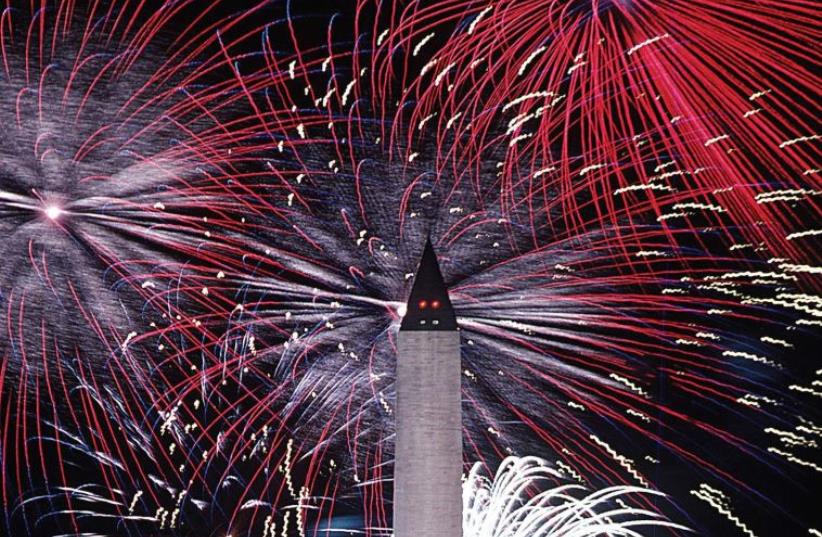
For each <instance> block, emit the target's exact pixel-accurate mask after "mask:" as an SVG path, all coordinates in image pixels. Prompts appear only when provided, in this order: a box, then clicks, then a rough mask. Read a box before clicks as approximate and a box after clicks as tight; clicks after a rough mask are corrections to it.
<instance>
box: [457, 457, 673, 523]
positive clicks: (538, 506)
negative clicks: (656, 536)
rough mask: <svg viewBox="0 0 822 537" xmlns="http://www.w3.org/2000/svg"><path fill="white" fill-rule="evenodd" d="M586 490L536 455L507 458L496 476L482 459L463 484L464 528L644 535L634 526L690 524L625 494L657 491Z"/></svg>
mask: <svg viewBox="0 0 822 537" xmlns="http://www.w3.org/2000/svg"><path fill="white" fill-rule="evenodd" d="M534 489H536V491H537V492H536V493H534V492H533V490H534ZM582 491H584V488H583V487H580V486H579V485H576V484H570V485H569V484H567V476H565V475H564V474H563V473H562V472H559V471H557V470H555V469H553V468H551V467H550V466H549V465H548V463H547V461H544V460H541V459H539V458H536V457H522V458H517V457H508V458H506V459H505V460H503V461H502V463H501V464H500V467H499V469H498V470H497V472H496V475H494V477H493V479H489V478H487V477H485V476H484V471H483V468H482V465H481V464H479V463H477V464H475V465H474V466H473V467H472V469H471V472H470V473H469V474H468V478H467V479H466V481H465V483H464V484H463V533H464V534H465V536H466V537H497V536H499V537H502V536H506V537H507V536H510V537H549V536H551V535H573V536H579V537H582V536H595V535H601V534H603V533H605V532H607V533H609V534H613V535H641V533H640V532H638V531H635V530H634V529H633V528H642V527H646V528H647V527H659V528H675V529H682V530H684V529H686V528H684V527H683V526H678V525H676V524H671V523H670V522H667V521H665V520H660V518H659V515H658V514H657V513H654V512H652V511H646V510H642V509H631V508H628V507H626V506H625V503H624V501H622V498H621V497H624V496H628V495H631V494H648V495H658V494H659V493H658V492H654V491H651V490H647V489H642V488H640V487H611V488H608V489H604V490H601V491H598V492H596V493H593V494H590V495H588V496H582V495H581V494H580V493H581V492H582ZM580 496H582V497H580Z"/></svg>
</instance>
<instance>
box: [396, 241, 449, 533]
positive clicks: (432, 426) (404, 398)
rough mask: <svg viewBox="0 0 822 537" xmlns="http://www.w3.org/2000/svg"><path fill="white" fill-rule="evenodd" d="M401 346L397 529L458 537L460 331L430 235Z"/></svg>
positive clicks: (407, 315) (403, 325)
mask: <svg viewBox="0 0 822 537" xmlns="http://www.w3.org/2000/svg"><path fill="white" fill-rule="evenodd" d="M398 347H399V354H398V363H397V385H396V386H397V411H396V428H397V435H396V448H395V458H394V536H395V537H460V536H461V535H462V483H461V479H462V409H461V393H460V382H461V365H460V363H461V362H460V334H459V332H458V331H457V324H456V319H455V317H454V312H453V309H452V307H451V302H450V300H449V299H448V292H447V290H446V288H445V285H444V283H443V282H442V276H441V274H440V271H439V267H438V265H437V262H436V257H435V256H434V252H433V249H432V248H431V245H430V243H429V244H427V245H426V250H425V252H424V253H423V258H422V262H421V263H420V270H419V271H418V273H417V277H416V278H415V281H414V287H413V289H412V291H411V299H410V301H409V304H408V311H407V313H406V316H405V318H404V319H403V323H402V327H401V329H400V333H399V342H398Z"/></svg>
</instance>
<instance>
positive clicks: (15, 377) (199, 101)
mask: <svg viewBox="0 0 822 537" xmlns="http://www.w3.org/2000/svg"><path fill="white" fill-rule="evenodd" d="M12 4H13V5H12ZM149 4H151V5H149ZM265 5H266V3H265V2H260V3H259V4H251V3H249V4H248V5H247V6H246V7H245V9H244V10H242V11H236V12H234V13H235V16H233V17H230V18H227V19H223V18H222V17H223V15H224V13H223V14H221V12H225V6H222V5H221V4H220V3H214V4H211V5H210V7H209V8H207V9H205V10H199V11H197V12H196V13H194V12H193V10H196V9H199V8H197V6H196V5H195V3H194V2H189V1H184V2H174V3H164V2H156V3H141V4H140V5H139V6H130V5H129V2H112V3H110V4H107V5H106V6H101V5H99V4H96V3H95V4H94V5H89V6H83V7H82V8H81V7H80V6H78V5H76V4H75V3H74V2H54V3H51V2H48V3H46V2H43V3H42V5H40V6H34V4H31V5H30V4H29V3H24V2H14V3H8V4H7V6H6V9H5V10H4V11H3V12H2V24H0V43H1V44H2V59H3V71H4V72H3V76H0V79H2V80H0V91H1V92H2V100H1V101H0V122H1V123H2V124H3V126H4V129H3V132H2V133H1V134H0V136H2V144H0V145H2V148H1V149H0V157H2V158H0V166H2V168H0V173H2V185H0V217H2V219H1V220H0V230H2V233H3V237H4V247H3V253H4V255H3V258H2V260H1V261H0V293H2V295H0V296H2V307H3V311H4V314H3V322H2V329H0V331H1V332H0V333H2V336H0V352H2V355H3V368H2V391H1V392H0V394H2V400H3V411H2V416H3V418H2V420H3V423H4V427H3V435H2V444H1V445H2V449H1V450H0V451H2V455H0V460H1V461H2V466H3V472H2V473H3V479H2V489H3V505H4V513H5V521H4V525H5V529H6V530H7V531H9V532H11V533H15V532H24V533H26V534H31V535H37V534H47V533H48V532H50V531H65V532H72V531H73V532H77V533H82V531H83V528H90V529H91V530H92V531H101V532H109V531H113V529H112V528H116V527H118V526H119V525H121V524H123V523H126V524H127V526H128V527H131V528H138V527H140V525H145V523H146V522H147V521H149V520H154V521H155V522H160V523H161V525H165V526H167V527H174V526H175V524H179V523H180V521H179V518H182V517H180V516H179V509H178V510H177V511H178V512H177V514H176V515H175V514H174V513H175V502H176V507H177V508H180V507H181V505H182V507H185V506H186V505H192V504H191V502H187V503H185V504H182V502H183V499H184V498H183V496H179V495H180V494H183V493H185V492H186V486H187V483H188V485H190V484H191V483H193V482H195V481H196V480H194V479H191V478H190V476H188V475H186V471H185V469H186V467H187V466H189V465H193V462H196V461H197V460H201V459H202V455H201V453H196V454H193V453H186V452H183V453H182V454H180V452H177V453H175V451H176V450H175V449H174V448H173V447H171V446H172V445H173V444H174V442H173V441H169V440H168V437H166V438H163V436H164V432H163V431H162V430H161V429H162V428H161V427H159V426H158V427H155V426H154V425H153V424H154V423H158V422H160V421H161V420H162V419H163V416H167V415H168V414H166V413H163V411H164V410H165V409H161V410H160V411H158V409H157V406H156V405H157V403H158V402H161V401H162V397H161V396H162V394H163V393H164V392H165V390H166V387H167V386H168V385H170V384H173V383H174V382H177V381H179V379H180V378H186V377H187V376H188V375H190V374H191V370H190V365H191V363H190V360H185V361H180V360H175V358H174V354H171V357H168V356H166V355H167V354H169V352H170V351H173V350H174V349H175V348H178V347H179V346H180V345H181V344H182V343H185V345H186V346H187V348H188V349H190V350H191V349H194V348H196V347H197V346H198V345H200V346H202V345H203V342H207V341H209V340H211V339H215V340H216V339H217V338H216V336H214V335H212V334H211V333H210V331H209V324H213V322H212V321H211V319H213V317H219V316H220V313H219V312H218V313H216V314H214V315H208V314H207V313H206V312H209V311H210V308H211V305H210V303H209V299H208V292H207V290H206V289H202V288H197V289H194V288H185V287H183V286H181V285H180V281H181V280H180V277H181V275H182V274H184V273H185V272H186V271H188V270H191V271H198V270H206V269H208V270H210V269H211V268H212V267H214V266H215V262H216V263H219V262H220V260H221V258H222V257H223V256H224V255H228V254H227V253H226V252H230V253H231V254H234V253H236V252H237V250H238V246H237V244H236V243H235V242H234V241H236V235H237V233H238V232H239V230H241V228H242V223H243V217H244V216H245V215H248V214H252V211H253V210H254V209H255V208H260V207H264V205H263V204H257V205H256V207H251V206H250V205H249V204H247V203H245V202H244V200H243V197H242V196H243V195H253V193H254V191H255V190H254V189H257V188H259V184H260V182H261V180H262V178H263V177H265V178H267V177H269V171H268V170H266V169H265V168H263V167H262V166H263V161H261V160H260V158H259V156H258V155H259V152H260V151H261V150H262V149H268V148H270V147H271V146H272V144H273V142H272V140H271V138H270V137H267V136H265V133H264V132H263V133H262V136H261V128H260V127H259V125H260V124H261V120H260V118H258V117H257V115H256V113H255V111H254V110H253V109H250V108H249V106H248V103H247V101H246V97H245V93H244V91H245V90H248V88H251V91H258V89H259V86H260V85H261V84H265V82H264V77H262V76H258V77H257V78H256V79H254V78H253V77H250V78H249V79H247V80H246V79H243V78H241V77H240V78H238V77H235V76H226V75H225V73H226V72H227V73H233V72H234V70H235V69H236V68H237V62H236V61H235V60H234V59H233V58H230V57H227V56H226V55H227V54H239V53H238V52H235V51H238V50H240V49H243V50H245V49H248V46H247V45H246V43H247V42H249V40H251V39H252V38H257V37H259V35H261V34H262V33H263V31H264V28H263V27H257V29H256V30H254V31H251V32H249V29H248V27H247V26H246V25H245V24H246V21H247V20H248V19H249V18H253V17H254V16H255V15H256V14H258V13H259V11H260V9H261V7H263V6H265ZM153 8H159V9H157V11H153ZM212 12H215V13H212ZM192 15H193V16H192ZM209 17H210V18H211V19H213V20H215V21H217V22H213V23H212V22H208V21H209V20H210V19H209ZM246 32H248V33H246ZM257 71H259V69H257ZM234 189H236V190H237V191H238V193H232V191H233V190H234ZM249 193H250V194H249ZM265 210H266V213H272V214H276V210H275V209H273V208H271V207H268V208H266V209H265ZM217 230H219V231H217ZM203 263H205V264H203ZM215 272H216V269H215ZM194 311H198V312H200V314H199V315H198V316H196V318H195V316H194V315H193V312H194ZM220 319H221V320H220V326H222V325H223V323H224V320H222V317H220ZM191 352H193V350H191ZM175 379H178V380H175ZM195 423H196V422H189V423H187V424H186V427H188V428H187V429H184V427H183V426H181V427H179V428H177V427H174V428H173V430H172V431H171V432H170V433H168V434H169V435H171V436H177V437H179V435H181V434H182V433H183V431H184V430H185V432H188V431H190V430H191V429H192V428H193V426H194V424H195ZM15 424H16V426H15ZM178 429H179V430H178ZM212 440H213V439H212ZM181 455H182V458H181ZM195 457H196V458H195ZM192 459H194V461H193V462H192ZM50 460H53V461H55V462H54V463H50V462H49V461H50ZM78 467H79V468H83V469H84V470H85V475H81V474H78V472H77V470H76V469H77V468H78ZM95 468H96V469H95ZM197 485H198V486H202V487H203V488H204V489H205V490H206V491H207V490H208V489H209V486H208V484H207V483H205V482H197ZM92 489H93V490H94V491H95V493H94V494H98V495H100V496H99V498H98V497H97V496H95V497H94V499H93V501H92V500H91V499H90V498H91V496H89V494H90V493H89V492H79V491H90V490H92ZM170 490H173V491H175V495H177V497H175V498H173V499H169V498H168V497H167V496H168V491H170ZM128 491H131V494H132V495H133V496H135V497H139V498H140V500H139V501H138V500H130V501H128V502H127V501H125V495H126V493H127V492H128ZM137 494H139V496H136V495H137ZM100 498H107V500H102V499H100ZM191 501H193V502H198V501H200V500H191ZM88 503H99V504H100V506H102V507H100V506H98V507H97V508H94V509H91V510H84V509H83V508H82V506H84V505H86V504H88ZM58 505H62V506H63V507H62V508H57V506H58ZM158 506H159V507H158ZM195 507H196V509H195V511H197V510H200V507H197V506H196V505H195ZM156 509H162V510H164V511H163V513H165V518H164V519H163V518H162V514H158V513H159V512H158V511H155V510H156ZM50 511H51V512H50ZM149 511H151V512H149ZM135 513H136V514H135ZM107 517H108V518H111V519H112V521H111V522H110V523H109V522H106V521H105V519H106V518H107ZM169 517H171V518H169ZM178 517H179V518H178ZM132 522H134V523H135V525H128V524H131V523H132ZM58 528H59V530H58Z"/></svg>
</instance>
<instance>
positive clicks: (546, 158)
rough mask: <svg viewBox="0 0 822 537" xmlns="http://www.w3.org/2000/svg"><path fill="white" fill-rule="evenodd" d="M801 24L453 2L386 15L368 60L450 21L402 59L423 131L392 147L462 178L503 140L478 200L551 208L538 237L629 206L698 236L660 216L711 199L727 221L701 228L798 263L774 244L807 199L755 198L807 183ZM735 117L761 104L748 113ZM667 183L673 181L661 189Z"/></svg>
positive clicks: (668, 8)
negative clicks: (392, 18)
mask: <svg viewBox="0 0 822 537" xmlns="http://www.w3.org/2000/svg"><path fill="white" fill-rule="evenodd" d="M776 13H779V14H780V16H778V17H777V16H775V14H776ZM812 16H813V10H812V8H811V7H810V6H809V5H808V4H806V3H803V2H790V3H788V4H785V3H783V2H779V3H776V2H773V3H768V2H766V3H760V4H757V6H749V5H747V4H742V3H737V2H731V3H728V2H722V3H712V2H699V3H696V4H694V3H692V2H687V3H685V2H676V1H672V2H663V3H650V2H591V3H586V2H505V1H503V2H493V3H491V4H488V3H487V2H472V1H459V0H455V1H452V2H441V3H437V4H433V5H430V6H425V7H421V8H420V9H417V10H414V11H413V12H412V13H403V14H402V17H401V20H400V22H398V23H395V26H396V27H395V28H394V31H393V32H392V34H393V35H394V38H393V41H392V42H391V43H389V44H384V45H383V46H382V50H380V51H377V53H376V54H377V55H380V54H388V53H389V52H388V51H390V50H392V49H391V47H392V46H398V43H401V44H402V45H404V46H408V47H412V46H414V44H415V43H418V42H421V41H422V40H423V39H425V37H426V36H427V35H428V34H429V33H430V32H431V31H432V28H437V27H440V26H443V27H444V28H443V30H444V32H448V31H449V30H448V24H449V23H450V24H451V26H454V27H455V30H453V35H451V36H450V37H449V38H448V40H447V46H443V47H441V48H440V49H437V50H435V51H433V52H432V53H431V57H432V60H431V61H435V62H436V65H437V68H434V69H431V70H428V71H427V72H426V73H424V74H422V75H418V74H417V73H416V72H414V70H415V66H414V65H410V64H406V65H405V66H403V67H404V71H403V72H402V73H400V76H404V82H405V85H404V86H403V88H405V89H404V93H403V94H402V95H401V98H403V99H405V100H406V101H408V102H413V103H414V105H413V107H409V108H411V110H412V112H411V113H410V120H409V122H410V124H412V125H415V124H421V123H422V122H423V121H425V125H424V128H422V129H421V130H423V131H425V132H424V133H423V134H418V133H417V131H416V130H412V129H408V131H407V132H408V134H407V136H408V138H409V139H413V137H416V136H420V137H421V136H425V135H429V136H434V137H436V138H437V139H438V140H449V139H454V140H455V143H454V144H452V145H451V147H450V149H449V150H448V151H443V152H442V155H443V158H442V159H441V162H440V163H439V164H438V165H439V166H440V167H449V168H452V169H453V170H454V172H453V173H454V175H455V176H456V177H462V178H463V179H462V180H466V181H469V180H473V181H477V178H478V177H480V176H481V175H482V172H481V166H482V162H483V160H486V159H488V158H489V154H493V153H494V152H495V151H497V146H499V145H502V144H506V145H507V146H508V150H507V152H506V153H505V154H504V155H501V156H499V157H498V158H499V161H500V166H501V169H500V170H498V172H499V173H500V178H499V184H494V188H495V189H502V191H503V192H506V193H507V195H503V196H499V198H498V199H497V196H496V194H494V193H493V192H491V193H489V195H490V196H491V197H490V200H496V202H497V203H499V204H500V210H501V211H502V212H503V213H507V212H508V211H509V210H510V208H511V205H513V204H516V203H522V202H523V201H525V200H527V202H528V204H529V206H530V208H531V210H532V211H534V210H536V211H540V210H541V209H542V208H546V209H547V208H548V206H554V207H557V208H558V209H559V210H562V211H563V212H564V213H565V215H566V218H565V219H564V221H563V225H562V226H561V227H556V228H554V232H555V233H559V234H567V236H573V235H574V234H575V233H577V232H579V231H580V229H590V226H591V225H599V226H609V225H618V224H619V223H620V222H621V221H622V220H623V219H624V218H626V217H632V216H633V214H634V213H635V211H636V210H637V207H636V206H637V205H639V206H640V207H646V208H644V209H639V211H647V210H650V211H653V212H654V213H655V215H656V216H657V217H660V218H663V221H664V222H665V223H666V224H667V223H668V222H670V220H669V219H670V218H677V219H679V220H680V221H684V222H685V223H686V225H691V226H693V227H697V226H700V225H702V222H701V221H700V220H693V219H692V218H691V216H692V212H691V211H676V210H673V211H672V210H671V209H672V206H673V205H676V204H681V203H700V204H711V205H715V206H717V207H720V208H722V210H721V211H718V212H722V213H726V214H725V215H724V217H723V218H720V215H719V214H709V215H707V216H706V218H707V219H708V222H709V223H712V225H717V226H719V227H720V228H721V229H722V230H723V231H724V232H725V233H728V234H729V235H730V234H732V233H733V230H734V229H735V228H736V227H737V226H739V227H740V230H739V231H740V232H741V233H742V234H744V236H745V237H747V238H748V240H749V241H750V242H754V243H755V244H759V243H760V242H763V243H764V244H766V245H767V247H769V248H770V249H771V251H772V253H773V254H774V255H775V256H777V257H782V256H788V257H796V258H798V259H802V258H804V257H805V256H807V255H808V254H809V253H810V250H811V249H809V248H807V247H803V246H804V245H803V246H799V245H795V244H790V242H789V241H787V240H786V236H788V235H789V234H790V233H792V232H795V231H797V228H799V229H798V230H799V231H804V229H803V228H802V226H803V225H805V224H807V223H808V222H809V221H810V220H808V219H807V216H809V215H812V216H814V217H816V218H818V215H819V208H818V204H817V203H815V202H814V201H813V200H812V199H810V198H804V199H802V205H805V206H806V207H805V208H803V209H792V208H790V207H786V206H785V205H782V204H775V205H765V204H761V203H757V200H756V199H755V198H756V196H757V195H759V194H763V193H767V192H769V191H771V190H779V189H783V188H788V189H800V190H801V189H803V188H807V187H808V186H812V185H813V184H818V182H817V181H816V177H815V175H816V174H815V173H814V172H813V170H814V169H815V168H816V161H817V160H818V156H819V152H818V145H817V144H815V143H814V142H813V136H812V135H814V134H815V133H814V132H813V129H814V128H815V125H814V122H813V121H812V118H814V117H815V112H816V110H815V107H814V106H813V105H812V102H813V97H814V96H815V95H816V93H817V92H816V89H815V88H816V86H817V84H818V79H816V78H815V77H814V76H812V75H811V71H810V69H809V68H808V66H809V65H813V64H814V63H815V62H818V60H819V58H818V55H816V54H814V53H813V50H814V48H813V46H812V45H811V43H813V41H814V40H815V33H814V30H813V29H812V26H813V25H812V24H811V25H810V26H809V25H808V24H810V19H811V18H812ZM469 23H470V24H469ZM501 36H504V37H503V38H501ZM386 65H388V66H390V65H391V64H388V63H387V64H386ZM439 66H447V69H446V70H445V72H438V68H439ZM386 68H387V69H389V70H390V67H386ZM391 72H392V73H393V71H391ZM434 77H436V78H437V79H438V80H439V82H440V83H439V84H437V83H436V81H435V82H434V83H432V80H434ZM752 106H754V107H759V109H761V111H760V112H759V113H757V114H755V115H751V114H748V112H750V110H751V107H752ZM432 114H436V117H435V119H433V120H431V119H430V117H431V115H432ZM501 125H507V128H506V129H504V132H503V129H501ZM399 135H401V134H398V136H399ZM411 145H413V144H411ZM410 150H413V149H410ZM489 150H490V153H489ZM661 166H668V167H669V168H668V169H666V170H665V173H664V174H660V173H659V171H658V168H659V167H661ZM542 170H551V171H550V172H548V173H549V174H550V175H551V176H552V180H551V183H550V184H551V185H552V187H554V188H557V189H560V191H561V195H560V196H559V198H558V199H556V200H553V199H551V198H550V197H547V196H546V195H545V192H544V191H542V188H543V187H544V185H545V181H544V180H543V181H535V180H534V179H535V178H536V177H534V175H535V174H536V173H539V172H540V171H542ZM809 170H810V171H811V173H809V174H808V173H806V172H808V171H809ZM672 172H673V173H672ZM529 176H530V177H529ZM677 176H678V177H679V178H680V179H681V181H679V184H673V185H671V184H668V183H669V181H670V179H671V178H676V177H677ZM488 186H490V183H486V184H485V185H482V184H479V183H478V184H476V185H475V188H477V189H478V191H479V192H480V194H482V193H483V192H485V188H487V187H488ZM639 187H643V190H639ZM666 187H667V188H666ZM631 188H637V190H634V191H633V192H634V193H633V194H626V195H624V197H623V199H622V200H620V199H616V200H615V199H614V197H613V194H614V193H615V192H619V191H620V190H621V189H631ZM640 192H643V194H640ZM580 194H584V197H583V198H582V199H581V198H580ZM622 201H624V202H625V205H623V204H622V203H621V202H622ZM582 203H587V205H588V209H585V207H584V205H582ZM626 207H627V208H628V209H629V210H626ZM589 214H590V217H589V216H587V215H589ZM803 215H804V216H805V218H803ZM524 216H525V220H524V222H525V223H527V224H528V225H531V226H534V227H538V226H540V221H539V219H538V218H537V217H535V216H534V215H532V214H528V213H526V214H525V215H524ZM709 225H711V224H709ZM735 238H736V237H735Z"/></svg>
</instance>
